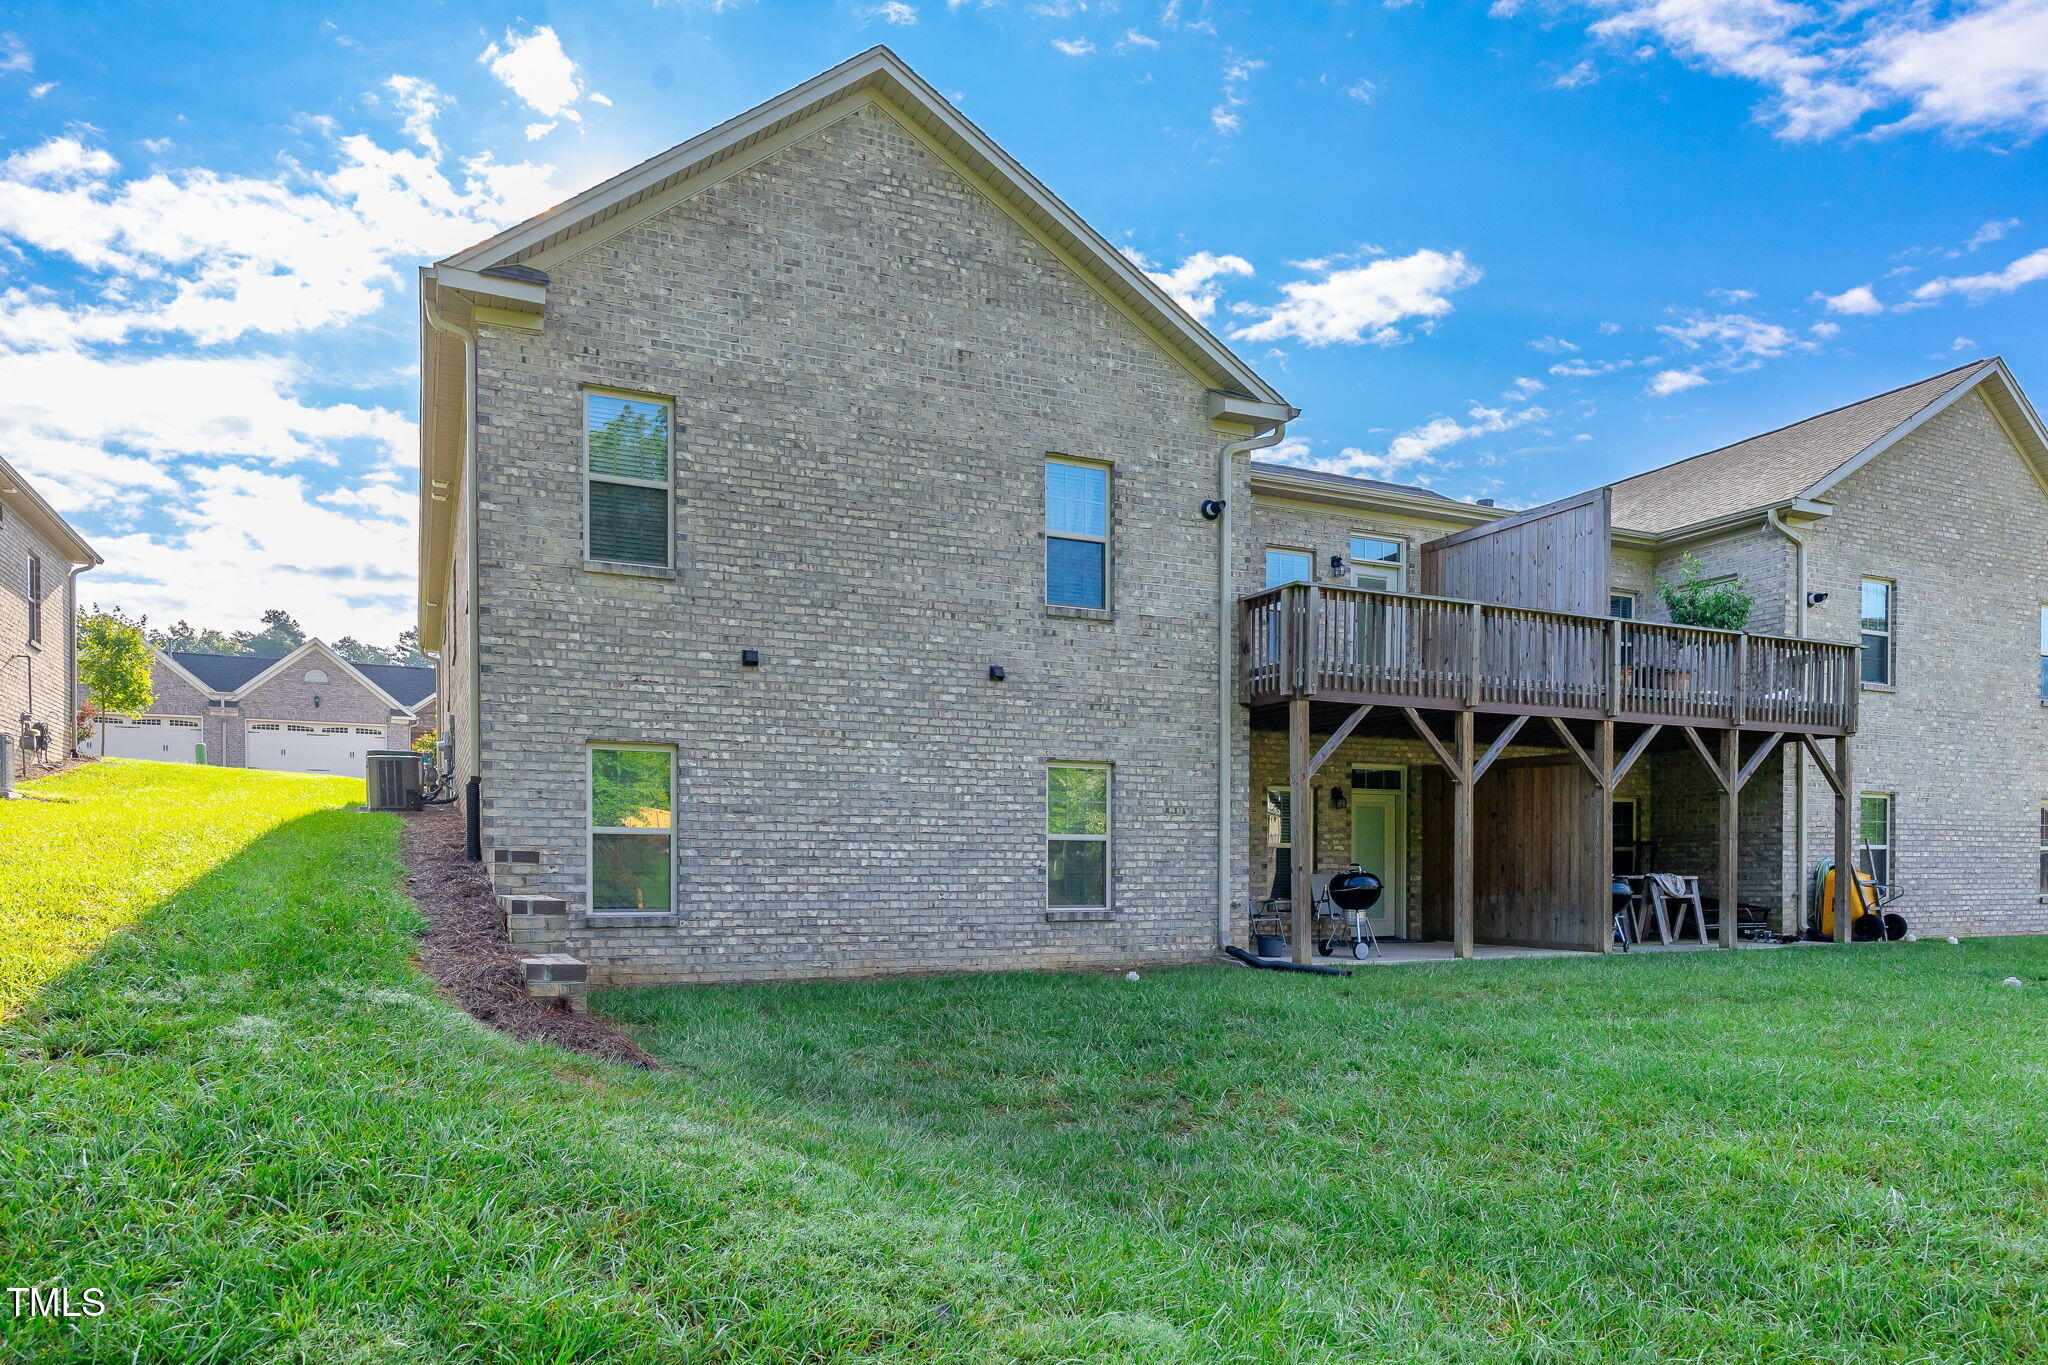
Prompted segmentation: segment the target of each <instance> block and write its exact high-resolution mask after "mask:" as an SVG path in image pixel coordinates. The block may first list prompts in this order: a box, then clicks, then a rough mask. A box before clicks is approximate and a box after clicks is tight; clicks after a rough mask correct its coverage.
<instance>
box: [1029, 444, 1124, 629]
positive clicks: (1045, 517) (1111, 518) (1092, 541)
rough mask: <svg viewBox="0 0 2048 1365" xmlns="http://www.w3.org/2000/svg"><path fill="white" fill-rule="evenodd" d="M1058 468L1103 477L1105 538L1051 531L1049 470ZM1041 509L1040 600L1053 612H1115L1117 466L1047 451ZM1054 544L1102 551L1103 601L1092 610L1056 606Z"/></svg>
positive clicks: (1042, 468)
mask: <svg viewBox="0 0 2048 1365" xmlns="http://www.w3.org/2000/svg"><path fill="white" fill-rule="evenodd" d="M1056 464H1063V465H1068V466H1071V467H1073V468H1075V469H1094V470H1100V471H1101V473H1102V534H1101V535H1099V536H1098V535H1084V534H1082V533H1081V532H1079V531H1055V530H1053V529H1052V493H1051V490H1050V489H1049V488H1047V487H1046V470H1047V468H1048V467H1050V466H1052V465H1056ZM1038 482H1039V500H1040V501H1041V503H1042V504H1043V506H1041V507H1040V508H1039V519H1038V526H1039V531H1040V534H1041V535H1043V537H1044V539H1045V552H1044V554H1043V555H1041V556H1040V559H1041V563H1040V564H1039V566H1038V567H1039V572H1040V574H1041V575H1042V576H1043V578H1044V583H1043V585H1042V587H1043V591H1042V592H1041V593H1040V596H1041V597H1042V598H1043V599H1044V602H1045V605H1046V606H1047V607H1048V608H1050V609H1051V610H1053V611H1102V612H1107V611H1114V610H1115V609H1116V466H1115V465H1113V464H1111V463H1110V462H1109V461H1107V460H1088V459H1082V458H1080V457H1079V456H1074V455H1062V454H1060V453H1059V452H1057V451H1050V450H1049V451H1047V452H1046V453H1045V457H1044V458H1043V459H1042V460H1041V461H1040V462H1039V466H1038ZM1055 540H1072V541H1078V542H1080V543H1081V544H1084V545H1100V546H1101V547H1102V601H1101V603H1100V604H1099V605H1096V606H1090V605H1088V604H1086V603H1082V602H1055V601H1053V600H1052V543H1053V542H1054V541H1055Z"/></svg>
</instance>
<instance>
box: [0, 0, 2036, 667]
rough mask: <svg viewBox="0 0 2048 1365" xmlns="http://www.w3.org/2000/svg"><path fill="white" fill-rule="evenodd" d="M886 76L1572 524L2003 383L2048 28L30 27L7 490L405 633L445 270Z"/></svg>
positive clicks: (1121, 236) (1565, 0)
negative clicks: (707, 131)
mask: <svg viewBox="0 0 2048 1365" xmlns="http://www.w3.org/2000/svg"><path fill="white" fill-rule="evenodd" d="M877 42H887V43H889V44H890V45H891V46H892V47H894V48H895V49H896V50H897V51H898V52H900V53H901V54H902V55H903V56H904V57H905V58H907V59H908V60H909V61H910V62H911V63H912V64H913V65H914V66H916V67H917V68H918V69H919V70H920V71H921V72H922V73H923V74H924V75H925V76H926V78H927V79H928V80H930V81H931V82H932V83H933V84H934V85H935V86H937V87H938V88H939V89H940V90H942V91H944V92H946V93H947V94H948V95H949V96H950V97H952V98H954V99H955V100H956V101H957V102H958V103H959V105H960V107H961V108H962V109H963V110H965V111H966V112H967V113H968V114H969V116H971V117H972V118H973V119H975V120H976V121H977V122H978V123H979V124H981V126H982V127H983V128H984V129H986V130H987V131H988V132H989V133H990V134H992V135H993V136H994V137H995V138H996V139H997V141H999V142H1001V143H1002V144H1003V145H1004V146H1005V147H1007V148H1008V149H1009V150H1010V151H1011V152H1012V153H1013V154H1014V155H1016V156H1017V157H1018V158H1019V159H1020V160H1021V161H1022V162H1023V163H1024V164H1025V165H1026V166H1028V167H1030V168H1031V169H1032V170H1033V171H1034V172H1035V173H1036V174H1037V175H1038V176H1039V177H1040V178H1041V179H1042V180H1044V181H1045V182H1046V183H1047V184H1048V185H1050V186H1051V187H1052V188H1053V189H1054V191H1055V192H1057V193H1059V194H1060V195H1061V196H1062V197H1064V198H1065V199H1066V200H1067V201H1068V202H1069V203H1070V204H1071V205H1072V206H1073V207H1074V208H1075V209H1077V210H1078V211H1079V212H1080V213H1081V214H1082V215H1083V216H1085V217H1086V218H1088V219H1089V220H1090V221H1091V222H1093V223H1094V224H1095V225H1096V226H1097V227H1098V228H1099V229H1100V230H1101V231H1102V232H1103V233H1104V234H1105V235H1106V236H1108V237H1109V238H1110V239H1111V240H1112V241H1114V242H1116V243H1118V244H1119V245H1122V246H1124V247H1125V248H1127V249H1128V250H1130V251H1132V252H1134V253H1136V254H1137V255H1138V256H1139V257H1140V258H1141V259H1142V261H1143V262H1144V263H1145V264H1146V265H1147V266H1148V268H1150V269H1152V270H1154V271H1156V272H1158V273H1159V274H1160V275H1161V276H1162V277H1164V278H1165V281H1166V282H1167V283H1168V284H1169V286H1170V287H1171V288H1172V289H1174V290H1175V291H1176V292H1177V293H1178V294H1179V295H1180V296H1181V297H1182V298H1183V299H1184V300H1185V301H1186V302H1188V304H1189V305H1190V307H1192V308H1194V309H1196V310H1198V311H1200V312H1202V313H1204V314H1205V315H1206V320H1207V321H1208V322H1209V324H1210V325H1211V326H1212V327H1213V328H1214V329H1215V330H1217V331H1218V333H1219V334H1221V335H1223V336H1224V337H1225V338H1226V339H1228V340H1229V341H1230V342H1231V344H1233V345H1234V346H1236V347H1237V348H1238V350H1239V351H1240V353H1241V354H1243V355H1244V356H1245V357H1246V358H1247V359H1249V360H1251V361H1252V362H1253V363H1254V364H1255V365H1256V366H1258V367H1259V368H1260V369H1261V370H1262V371H1263V372H1264V373H1266V374H1267V375H1268V377H1269V378H1270V379H1272V380H1273V382H1274V383H1275V384H1276V385H1278V386H1279V387H1280V388H1281V390H1282V391H1283V392H1285V393H1286V394H1287V395H1288V396H1289V397H1290V398H1291V399H1292V400H1293V401H1294V402H1295V403H1296V404H1297V405H1298V406H1300V407H1302V408H1303V409H1304V417H1303V418H1302V420H1301V421H1300V422H1299V423H1297V424H1296V426H1295V428H1294V432H1293V438H1292V440H1291V441H1290V443H1289V445H1288V446H1286V447H1284V448H1283V453H1284V455H1285V457H1286V458H1288V459H1291V460H1294V461H1295V462H1298V463H1310V464H1316V465H1319V466H1321V467H1324V468H1332V469H1338V470H1342V471H1347V472H1355V473H1364V474H1371V475H1375V476H1379V477H1388V478H1395V479H1401V480H1405V481H1412V482H1420V483H1426V484H1429V485H1431V486H1433V487H1437V488H1440V489H1442V490H1443V491H1445V492H1447V493H1451V494H1453V495H1455V496H1461V497H1487V496H1490V497H1495V498H1497V499H1500V500H1502V501H1504V502H1511V503H1520V502H1534V501H1540V500H1543V499H1546V498H1549V497H1553V496H1559V495H1562V494H1565V493H1568V492H1572V491H1575V490H1577V489H1580V488H1584V487H1588V486H1591V485H1594V484H1597V483H1600V482H1603V481H1606V480H1609V479H1612V478H1615V477H1618V476H1621V475H1624V474H1628V473H1632V472H1634V471H1636V470H1639V469H1643V468H1647V467H1649V466H1652V465H1654V464H1658V463H1662V462H1664V461H1667V460H1670V459H1675V458H1678V457H1681V456H1684V455H1688V454H1692V453H1695V452H1697V451H1699V450H1703V449H1708V448H1711V447H1713V446H1715V445H1718V444H1721V443H1724V442H1726V441H1728V440H1732V439H1735V438H1738V437H1741V436H1743V435H1747V434H1750V433H1753V432H1755V431H1759V430H1763V429H1766V428H1769V427H1772V426H1775V425H1778V424H1781V423H1783V422H1786V421H1789V420H1794V419H1796V418H1798V417H1800V416H1803V415H1806V414H1808V413H1810V412H1813V411H1817V410H1819V409H1822V408H1825V407H1830V406H1833V405H1835V404H1838V403H1841V402H1844V401H1847V400H1850V399H1854V398H1857V397H1861V396H1864V395H1866V394H1869V393H1872V392H1876V391H1878V390H1881V389H1885V388H1889V387H1892V386H1894V385H1897V384H1900V383H1903V382H1906V381H1909V380H1911V379H1914V378H1917V377H1920V376H1922V375H1925V374H1929V373H1932V372H1934V371H1937V370H1940V369H1945V368H1947V367H1949V366H1950V365H1953V364H1955V363H1958V362H1959V361H1961V360H1964V359H1968V358H1971V357H1975V356H1981V355H1988V354H1993V353H2002V354H2004V355H2005V356H2006V357H2007V359H2008V360H2009V361H2010V362H2011V364H2012V366H2013V368H2014V370H2015V372H2016V373H2017V374H2018V376H2019V378H2020V381H2021V383H2022V384H2031V385H2033V386H2034V387H2035V388H2036V389H2037V390H2038V391H2048V331H2044V328H2043V325H2042V324H2043V322H2044V317H2048V310H2044V305H2048V153H2044V151H2043V143H2042V137H2041V135H2042V133H2043V132H2044V131H2048V0H1977V2H1976V3H1931V2H1926V0H1922V2H1918V3H1906V2H1905V0H1854V2H1853V3H1852V2H1847V0H1845V2H1843V3H1818V0H1815V2H1814V3H1808V4H1794V3H1789V2H1788V0H1499V2H1498V3H1494V4H1492V5H1491V6H1488V5H1486V4H1484V3H1450V2H1449V0H1371V2H1370V3H1354V4H1331V5H1310V4H1291V5H1285V6H1257V5H1236V6H1230V5H1214V4H1203V3H1199V0H1178V3H1162V2H1161V0H1149V2H1148V3H1142V4H1140V3H1130V2H1129V0H1125V3H1120V4H1117V3H1081V2H1080V0H1038V2H1037V3H1034V2H1033V0H991V2H990V3H982V2H981V0H963V2H962V3H958V4H948V3H946V0H893V3H892V2H891V0H851V2H850V3H838V4H807V5H798V4H782V3H776V2H775V0H724V2H723V3H717V2H716V0H695V2H694V3H692V2H691V0H667V3H658V4H657V3H648V2H647V0H613V2H612V3H606V4H602V5H598V4H582V5H566V4H563V5H551V4H522V5H500V4H477V3H448V4H419V5H403V4H375V5H368V4H364V5H348V4H337V5H329V6H322V7H312V6H296V5H259V4H232V5H230V4H222V5H216V6H164V5H136V6H121V5H113V4H101V5H95V6H79V5H76V4H65V5H59V4H34V3H29V4H16V5H13V6H10V7H9V9H8V10H7V11H6V12H5V14H4V15H0V451H4V453H5V454H6V455H7V457H8V458H9V459H10V460H11V461H13V462H14V463H15V464H17V465H18V466H20V467H22V468H23V469H24V470H25V471H26V472H27V473H29V474H30V475H31V477H33V478H35V479H36V480H37V481H38V483H39V486H41V487H42V488H43V490H44V491H45V492H46V494H47V495H48V496H50V497H51V499H52V501H54V502H56V503H58V504H59V506H60V507H62V508H63V510H64V511H65V512H66V513H67V514H68V515H70V516H71V517H72V518H73V520H74V521H75V522H76V523H77V525H78V526H79V527H80V528H81V529H82V530H83V531H84V532H85V533H86V534H87V536H88V537H89V538H90V539H92V540H93V541H94V542H95V543H96V545H97V546H98V547H99V548H100V550H101V552H102V553H103V554H105V555H106V557H107V559H108V564H107V566H106V567H105V568H103V569H100V570H96V571H95V572H94V573H93V574H92V575H90V576H89V577H88V578H87V579H85V580H83V582H82V591H83V593H84V595H85V596H86V597H87V598H88V599H91V598H97V599H99V600H100V601H103V602H119V603H122V604H124V605H126V606H128V607H129V608H131V609H135V610H146V611H148V612H149V613H150V614H151V616H152V618H153V619H159V620H168V619H170V618H174V617H177V616H181V615H183V616H189V617H191V618H193V619H194V620H195V621H204V622H206V623H208V624H213V625H218V626H224V627H232V626H245V625H249V624H251V623H253V622H254V620H255V617H256V614H257V613H258V612H259V611H260V610H261V609H263V608H264V607H267V606H272V605H282V606H285V607H286V608H288V609H290V610H292V611H294V612H295V613H296V614H298V615H299V616H300V617H301V619H303V620H304V621H306V622H307V623H308V624H309V625H310V626H311V627H313V628H314V629H315V630H317V631H319V632H321V633H323V634H326V635H329V636H336V635H340V634H344V633H354V634H357V635H360V636H365V637H369V638H374V639H380V640H381V639H388V638H389V637H390V636H392V635H393V634H395V633H396V631H397V630H398V629H400V628H401V627H402V626H403V625H405V624H407V623H408V622H409V621H410V619H411V615H412V603H413V597H414V586H413V582H412V578H411V565H412V563H413V555H414V545H413V536H412V518H413V513H412V497H413V489H414V482H413V480H414V473H413V461H414V450H413V441H414V437H413V431H412V417H413V407H414V402H415V384H416V376H415V372H414V359H415V354H416V340H415V337H414V331H413V305H412V290H411V280H412V271H413V269H414V267H415V266H416V265H418V264H419V263H421V262H423V261H427V260H431V259H434V258H436V257H438V256H441V255H445V254H447V253H448V252H450V251H452V250H454V249H456V248H459V247H461V246H464V245H467V244H469V243H470V242H472V241H474V240H477V239H479V238H481V237H483V236H486V235H488V234H489V232H490V231H492V230H493V229H494V228H495V227H497V226H500V225H503V224H505V223H508V222H512V221H516V220H517V219H519V218H521V217H524V216H525V215H526V214H528V213H530V212H532V211H533V210H535V209H537V208H539V207H542V206H545V205H546V204H549V203H552V202H555V201H556V200H559V199H560V198H562V197H564V196H566V195H567V194H570V193H573V192H575V191H577V190H580V189H582V188H584V187H585V186H587V185H588V184H590V183H592V182H593V181H595V180H598V179H600V178H602V177H604V176H607V175H610V174H611V173H613V172H615V171H617V170H619V169H620V168H622V167H624V166H626V165H629V164H631V163H633V162H635V161H638V160H640V159H641V158H643V157H645V156H648V155H650V154H652V153H654V152H657V151H659V150H661V149H662V148H664V147H667V146H670V145H672V144H674V143H676V142H678V141H681V140H683V139H684V138H686V137H689V136H691V135H693V134H695V133H697V132H699V131H701V130H702V129H704V128H706V127H708V126H710V125H712V124H714V123H716V122H719V121H721V120H723V119H725V118H727V117H730V116H731V115H732V114H734V113H737V112H739V111H740V110H742V109H744V108H746V107H747V106H749V105H751V104H754V103H756V102H758V101H760V100H762V99H765V98H767V97H769V96H771V95H773V94H775V93H777V92H778V91H780V90H782V89H784V88H786V87H788V86H790V85H793V84H795V83H796V82H798V81H800V80H802V79H804V78H805V77H807V76H810V75H812V74H814V73H815V72H817V71H819V70H822V69H823V68H825V67H827V66H830V65H832V64H833V63H835V62H837V61H839V60H841V59H843V58H845V57H847V56H849V55H851V54H852V53H854V52H856V51H859V50H861V49H862V48H865V47H867V46H869V45H871V44H873V43H877Z"/></svg>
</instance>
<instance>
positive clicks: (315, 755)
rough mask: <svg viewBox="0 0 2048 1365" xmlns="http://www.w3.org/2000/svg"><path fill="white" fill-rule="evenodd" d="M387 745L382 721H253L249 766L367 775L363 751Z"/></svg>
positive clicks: (250, 729)
mask: <svg viewBox="0 0 2048 1365" xmlns="http://www.w3.org/2000/svg"><path fill="white" fill-rule="evenodd" d="M383 747H384V727H383V726H381V725H316V724H313V723H312V722H310V721H302V720H252V721H250V722H249V742H248V746H247V752H248V766H249V767H251V768H270V769H274V770H275V771H277V772H281V773H334V774H337V775H338V776H341V777H361V776H362V775H363V755H364V754H366V753H368V752H369V751H370V750H372V749H381V748H383Z"/></svg>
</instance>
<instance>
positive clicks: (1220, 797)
mask: <svg viewBox="0 0 2048 1365" xmlns="http://www.w3.org/2000/svg"><path fill="white" fill-rule="evenodd" d="M1286 434H1287V424H1286V423H1284V422H1283V423H1281V424H1280V425H1279V426H1276V427H1274V428H1273V429H1272V430H1271V431H1268V432H1266V433H1264V434H1263V435H1259V436H1249V437H1246V438H1244V439H1242V440H1237V441H1232V442H1230V443H1229V444H1228V445H1225V446H1224V447H1223V448H1222V449H1221V450H1220V451H1218V452H1217V453H1216V500H1217V501H1218V502H1220V503H1222V504H1223V511H1222V514H1221V515H1220V516H1219V517H1218V518H1217V522H1218V525H1217V534H1218V535H1219V536H1220V537H1221V542H1220V543H1221V545H1222V549H1221V551H1220V552H1219V553H1218V554H1217V556H1216V943H1217V946H1218V947H1223V948H1228V947H1229V946H1230V943H1231V937H1232V934H1231V929H1232V925H1231V913H1230V912H1231V906H1232V902H1233V901H1234V900H1235V896H1234V894H1233V888H1232V876H1231V873H1232V869H1233V867H1234V866H1235V865H1236V861H1237V858H1236V852H1237V850H1236V849H1235V847H1234V846H1233V845H1232V843H1231V837H1230V828H1231V819H1230V812H1231V809H1232V807H1233V805H1234V803H1235V802H1236V801H1237V798H1238V793H1237V782H1236V774H1235V772H1234V771H1233V768H1232V764H1231V761H1230V760H1231V754H1230V740H1231V736H1232V733H1233V732H1234V731H1235V729H1236V727H1235V726H1234V725H1233V724H1232V721H1233V720H1234V718H1235V717H1234V714H1233V713H1234V710H1235V705H1236V701H1237V659H1236V656H1235V651H1234V650H1233V648H1232V643H1233V641H1232V636H1233V634H1234V633H1235V631H1236V628H1237V590H1236V585H1235V583H1234V582H1233V574H1232V568H1233V566H1234V562H1235V560H1236V558H1237V541H1236V538H1235V536H1234V535H1233V533H1232V527H1233V521H1232V517H1231V502H1232V497H1231V494H1232V492H1233V490H1232V488H1231V471H1232V469H1233V468H1234V465H1233V463H1232V462H1233V461H1234V460H1236V458H1237V457H1238V456H1240V455H1248V454H1250V453H1251V452H1252V451H1254V450H1264V449H1265V448H1266V447H1267V446H1271V445H1278V444H1279V442H1280V438H1281V437H1282V436H1284V435H1286Z"/></svg>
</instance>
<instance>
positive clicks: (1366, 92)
mask: <svg viewBox="0 0 2048 1365" xmlns="http://www.w3.org/2000/svg"><path fill="white" fill-rule="evenodd" d="M1379 90H1380V88H1379V87H1378V86H1377V85H1374V84H1373V83H1372V82H1371V81H1369V80H1367V79H1365V77H1363V76H1360V77H1359V78H1358V79H1357V80H1355V81H1353V82H1351V84H1349V85H1347V86H1345V87H1344V93H1345V94H1347V95H1349V96H1350V97H1351V98H1352V99H1355V100H1357V101H1358V102H1359V103H1360V104H1371V103H1372V97H1373V96H1374V95H1377V94H1378V93H1379Z"/></svg>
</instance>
